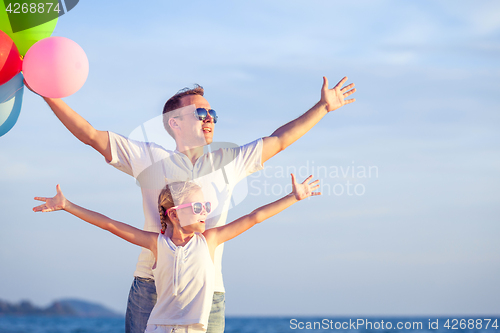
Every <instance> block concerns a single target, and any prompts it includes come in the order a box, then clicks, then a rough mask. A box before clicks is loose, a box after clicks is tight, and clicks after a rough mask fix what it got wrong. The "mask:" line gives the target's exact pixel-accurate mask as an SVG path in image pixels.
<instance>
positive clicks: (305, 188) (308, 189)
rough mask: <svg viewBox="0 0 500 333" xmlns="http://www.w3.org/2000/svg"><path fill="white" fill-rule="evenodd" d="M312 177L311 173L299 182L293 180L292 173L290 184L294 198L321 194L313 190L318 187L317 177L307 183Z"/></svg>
mask: <svg viewBox="0 0 500 333" xmlns="http://www.w3.org/2000/svg"><path fill="white" fill-rule="evenodd" d="M312 177H313V176H312V175H311V176H309V177H307V178H306V180H304V181H303V182H302V184H299V183H297V181H296V180H295V175H294V174H293V173H292V186H293V192H292V194H293V195H294V196H295V199H297V200H299V201H300V200H302V199H305V198H307V197H310V196H313V195H321V192H313V191H314V190H316V189H318V187H319V184H318V183H319V179H318V180H315V181H313V182H311V183H309V181H311V179H312Z"/></svg>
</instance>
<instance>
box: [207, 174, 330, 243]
mask: <svg viewBox="0 0 500 333" xmlns="http://www.w3.org/2000/svg"><path fill="white" fill-rule="evenodd" d="M311 179H312V176H309V177H308V178H307V179H306V180H304V181H303V182H302V183H297V181H296V180H295V176H294V174H293V173H292V186H293V191H292V193H290V194H288V195H286V196H284V197H283V198H281V199H279V200H277V201H274V202H272V203H270V204H267V205H265V206H262V207H260V208H257V209H256V210H254V211H253V212H251V213H250V214H248V215H245V216H242V217H240V218H239V219H237V220H235V221H233V222H231V223H229V224H226V225H224V226H221V227H218V228H212V229H209V230H207V231H205V237H206V238H207V241H209V242H211V243H212V244H214V245H215V246H217V245H219V244H222V243H224V242H225V241H228V240H230V239H232V238H234V237H236V236H238V235H239V234H241V233H243V232H245V231H246V230H248V229H250V228H251V227H253V226H254V225H255V224H257V223H260V222H262V221H264V220H266V219H268V218H270V217H271V216H274V215H276V214H278V213H279V212H281V211H283V210H285V209H286V208H288V207H290V206H291V205H293V204H294V203H296V202H298V201H300V200H303V199H305V198H308V197H310V196H314V195H320V194H321V192H314V190H316V189H318V188H319V184H318V183H319V180H315V181H313V182H310V181H311Z"/></svg>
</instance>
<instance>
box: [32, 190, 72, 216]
mask: <svg viewBox="0 0 500 333" xmlns="http://www.w3.org/2000/svg"><path fill="white" fill-rule="evenodd" d="M56 190H57V194H56V195H55V197H53V198H44V197H35V200H40V201H45V203H44V204H43V205H40V206H36V207H34V208H33V211H34V212H53V211H56V210H61V209H64V208H66V205H67V203H68V200H66V198H65V197H64V194H63V193H62V191H61V187H60V186H59V184H57V186H56Z"/></svg>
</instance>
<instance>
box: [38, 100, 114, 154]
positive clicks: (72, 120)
mask: <svg viewBox="0 0 500 333" xmlns="http://www.w3.org/2000/svg"><path fill="white" fill-rule="evenodd" d="M43 99H44V100H45V102H47V104H48V105H49V106H50V108H51V109H52V111H53V112H54V114H55V115H56V117H57V118H59V120H60V121H61V122H62V123H63V125H64V126H66V128H67V129H68V130H69V131H70V132H71V133H72V134H73V135H74V136H75V137H76V138H77V139H78V140H80V141H81V142H83V143H84V144H86V145H89V146H91V147H92V148H94V149H95V150H97V151H98V152H99V153H100V154H101V155H102V156H104V158H105V159H106V161H111V148H110V145H109V134H108V132H106V131H98V130H96V129H95V128H94V127H92V125H90V124H89V123H88V122H87V121H86V120H85V119H83V117H82V116H80V115H79V114H78V113H76V112H75V111H74V110H73V109H72V108H70V107H69V106H68V104H66V103H65V102H64V101H63V100H62V99H60V98H46V97H44V98H43Z"/></svg>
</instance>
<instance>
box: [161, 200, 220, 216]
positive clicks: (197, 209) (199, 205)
mask: <svg viewBox="0 0 500 333" xmlns="http://www.w3.org/2000/svg"><path fill="white" fill-rule="evenodd" d="M189 206H191V209H192V210H193V214H195V215H196V214H201V212H203V208H205V211H206V212H207V214H208V213H210V212H211V211H212V205H211V204H210V202H209V201H207V202H205V203H203V202H191V203H185V204H182V205H179V206H175V207H171V208H169V209H167V211H166V212H165V215H167V214H168V212H169V211H171V210H172V209H180V208H185V207H189Z"/></svg>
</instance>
